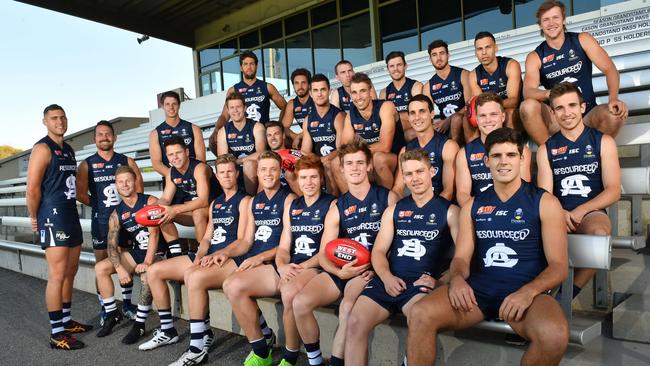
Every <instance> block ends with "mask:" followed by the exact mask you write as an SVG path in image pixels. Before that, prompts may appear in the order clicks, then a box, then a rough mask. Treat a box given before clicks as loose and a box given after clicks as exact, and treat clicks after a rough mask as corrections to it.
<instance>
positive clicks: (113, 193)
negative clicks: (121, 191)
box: [102, 184, 120, 207]
mask: <svg viewBox="0 0 650 366" xmlns="http://www.w3.org/2000/svg"><path fill="white" fill-rule="evenodd" d="M104 197H106V199H105V200H104V201H102V202H104V205H106V207H111V206H117V205H118V204H119V203H120V196H118V195H117V190H116V189H115V184H110V185H108V186H106V188H104Z"/></svg>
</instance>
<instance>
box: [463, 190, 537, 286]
mask: <svg viewBox="0 0 650 366" xmlns="http://www.w3.org/2000/svg"><path fill="white" fill-rule="evenodd" d="M544 192H545V191H544V190H543V189H541V188H537V187H535V186H533V185H531V184H529V183H526V182H524V181H523V180H522V181H521V187H520V188H519V189H518V190H517V192H515V194H514V195H513V196H512V197H510V199H508V200H507V201H506V202H501V200H500V199H499V197H498V196H497V194H496V192H495V191H494V187H490V188H489V189H488V190H486V191H485V192H483V193H481V194H479V195H478V196H476V198H475V199H474V203H473V204H472V212H471V215H472V221H473V222H474V231H475V233H474V235H475V237H476V250H475V252H474V261H473V265H474V266H473V267H472V271H471V274H470V276H469V278H468V281H467V282H468V283H469V285H470V286H471V287H472V288H480V291H481V292H483V293H486V294H487V295H488V297H489V298H495V299H502V298H504V297H505V296H507V295H509V294H511V293H513V292H515V291H517V290H518V289H519V288H521V287H522V286H523V285H525V284H527V283H528V282H530V281H532V280H533V279H534V278H535V277H537V275H539V274H540V272H542V271H543V270H544V269H545V268H546V266H547V263H546V257H545V255H544V248H543V246H542V233H541V231H542V230H541V229H542V228H541V222H540V218H539V202H540V200H541V198H542V195H543V194H544Z"/></svg>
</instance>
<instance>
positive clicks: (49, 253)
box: [45, 247, 70, 311]
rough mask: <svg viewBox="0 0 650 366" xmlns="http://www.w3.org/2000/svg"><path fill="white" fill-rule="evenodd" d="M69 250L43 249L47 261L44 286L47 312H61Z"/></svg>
mask: <svg viewBox="0 0 650 366" xmlns="http://www.w3.org/2000/svg"><path fill="white" fill-rule="evenodd" d="M69 252H70V248H68V247H48V248H47V249H45V258H46V260H47V286H45V304H46V305H47V311H56V310H61V308H62V307H63V299H62V292H63V283H64V281H65V278H66V272H67V267H68V258H69Z"/></svg>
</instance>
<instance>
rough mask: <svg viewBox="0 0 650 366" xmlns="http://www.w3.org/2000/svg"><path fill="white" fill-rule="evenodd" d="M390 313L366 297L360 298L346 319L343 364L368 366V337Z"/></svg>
mask: <svg viewBox="0 0 650 366" xmlns="http://www.w3.org/2000/svg"><path fill="white" fill-rule="evenodd" d="M389 316H390V313H389V312H388V310H386V309H385V308H384V307H382V306H381V305H379V304H377V303H376V302H374V301H373V300H372V299H370V298H369V297H366V296H360V297H359V299H357V302H356V303H355V304H354V307H353V308H352V311H351V312H350V316H349V319H348V326H347V330H346V337H345V339H346V341H345V362H346V363H347V364H348V365H367V364H368V336H369V335H370V332H372V330H373V329H375V327H376V326H377V325H378V324H379V323H381V322H383V321H384V320H386V319H388V317H389Z"/></svg>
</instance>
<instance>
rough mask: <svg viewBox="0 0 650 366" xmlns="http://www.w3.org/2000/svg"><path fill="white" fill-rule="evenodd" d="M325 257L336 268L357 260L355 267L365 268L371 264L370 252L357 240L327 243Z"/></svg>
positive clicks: (344, 239)
mask: <svg viewBox="0 0 650 366" xmlns="http://www.w3.org/2000/svg"><path fill="white" fill-rule="evenodd" d="M325 255H327V258H328V259H329V260H330V261H332V263H334V264H335V265H336V266H338V267H343V266H344V265H346V264H348V263H350V262H352V261H354V260H355V259H356V260H357V263H355V265H354V266H355V267H359V266H363V265H365V264H367V263H369V262H370V251H369V250H368V248H366V247H365V246H363V244H361V243H359V242H358V241H356V240H352V239H347V238H339V239H334V240H332V241H330V242H329V243H327V245H326V246H325Z"/></svg>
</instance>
